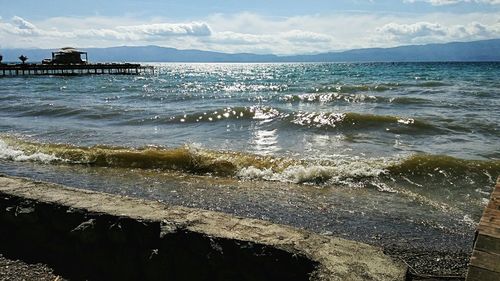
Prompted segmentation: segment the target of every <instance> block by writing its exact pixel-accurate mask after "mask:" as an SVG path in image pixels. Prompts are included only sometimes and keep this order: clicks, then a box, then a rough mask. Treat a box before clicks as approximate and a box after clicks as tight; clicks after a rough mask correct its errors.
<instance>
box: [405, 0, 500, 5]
mask: <svg viewBox="0 0 500 281" xmlns="http://www.w3.org/2000/svg"><path fill="white" fill-rule="evenodd" d="M403 2H406V3H415V2H427V3H429V4H431V5H433V6H445V5H454V4H459V3H476V4H490V5H498V4H500V0H404V1H403Z"/></svg>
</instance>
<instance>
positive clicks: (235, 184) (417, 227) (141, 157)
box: [0, 63, 500, 272]
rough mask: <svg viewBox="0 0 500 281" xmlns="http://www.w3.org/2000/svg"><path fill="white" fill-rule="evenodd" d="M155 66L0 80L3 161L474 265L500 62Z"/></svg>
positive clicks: (495, 150) (491, 156)
mask: <svg viewBox="0 0 500 281" xmlns="http://www.w3.org/2000/svg"><path fill="white" fill-rule="evenodd" d="M153 65H154V67H155V73H154V74H153V75H88V76H71V77H56V76H37V77H14V78H11V77H9V78H0V172H1V173H5V174H9V175H18V176H26V177H30V178H35V179H42V180H47V181H52V182H58V183H64V184H67V185H70V186H75V187H82V188H89V189H94V190H99V191H105V192H111V193H117V194H123V195H128V196H137V197H145V198H150V199H151V198H152V199H156V200H160V201H163V202H165V203H168V204H179V205H185V206H191V207H199V208H205V209H211V210H219V211H224V212H229V213H234V214H237V215H241V216H247V217H254V218H260V219H266V220H271V221H274V222H278V223H283V224H289V225H294V226H297V227H302V228H306V229H310V230H312V231H316V232H319V233H324V234H329V235H337V236H341V237H347V238H351V239H355V240H359V241H363V242H367V243H371V244H375V245H380V246H383V247H385V248H387V249H392V251H393V252H397V253H401V252H404V253H407V255H408V256H409V255H410V254H408V253H414V251H417V252H418V251H420V252H427V253H428V252H434V253H435V254H434V256H432V255H431V257H427V259H428V261H427V262H428V263H430V262H432V261H431V259H433V258H434V257H435V256H442V257H441V258H438V259H440V260H445V259H446V257H451V258H450V259H452V260H453V259H454V261H455V262H457V260H460V259H461V260H464V259H465V263H466V257H467V255H468V253H469V252H470V246H471V243H472V238H473V233H474V228H475V226H476V223H477V222H478V220H479V218H480V216H481V212H482V209H483V208H484V206H485V204H486V203H487V200H488V198H489V194H490V192H491V191H492V189H493V186H494V183H495V180H496V178H497V177H498V176H499V175H500V160H499V158H500V126H499V124H498V122H499V120H500V110H498V108H499V106H500V100H499V97H500V81H499V80H498V77H500V63H300V64H294V63H286V64H282V63H272V64H153ZM403 256H404V254H403ZM464 257H465V258H464ZM409 260H410V262H411V258H409ZM434 262H436V263H439V261H436V260H434ZM443 267H446V265H445V264H443ZM461 270H462V272H463V266H462V269H461ZM458 271H459V272H460V270H458Z"/></svg>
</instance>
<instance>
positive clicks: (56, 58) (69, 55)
mask: <svg viewBox="0 0 500 281" xmlns="http://www.w3.org/2000/svg"><path fill="white" fill-rule="evenodd" d="M82 55H84V56H85V59H82ZM87 62H88V56H87V52H83V51H79V50H77V49H75V48H73V47H64V48H61V49H60V50H59V51H56V52H52V59H45V60H43V63H45V64H87Z"/></svg>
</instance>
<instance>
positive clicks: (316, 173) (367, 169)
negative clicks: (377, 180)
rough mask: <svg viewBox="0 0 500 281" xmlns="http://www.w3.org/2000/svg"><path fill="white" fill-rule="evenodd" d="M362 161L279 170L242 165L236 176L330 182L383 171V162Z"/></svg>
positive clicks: (378, 173) (300, 181) (368, 175)
mask: <svg viewBox="0 0 500 281" xmlns="http://www.w3.org/2000/svg"><path fill="white" fill-rule="evenodd" d="M375 163H376V161H373V162H364V161H351V162H349V161H342V162H340V161H339V162H338V163H334V164H332V165H331V166H330V165H328V166H327V165H306V166H304V165H294V166H290V167H287V168H286V169H284V170H283V171H281V172H275V171H273V170H272V169H259V168H256V167H253V166H251V167H244V168H242V169H240V171H239V172H238V173H237V177H239V178H242V179H253V180H270V181H281V182H291V183H310V182H314V183H317V182H332V183H342V182H343V180H345V179H348V178H360V177H377V176H379V175H381V174H383V173H385V170H384V167H383V163H382V164H375Z"/></svg>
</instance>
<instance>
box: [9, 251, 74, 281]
mask: <svg viewBox="0 0 500 281" xmlns="http://www.w3.org/2000/svg"><path fill="white" fill-rule="evenodd" d="M32 280H33V281H63V280H66V279H64V278H62V277H61V276H58V275H57V274H55V273H54V270H53V269H52V268H50V267H49V266H47V265H45V264H41V263H37V264H31V263H26V262H24V261H21V260H14V259H9V258H6V257H4V256H3V255H2V254H0V281H32Z"/></svg>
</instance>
